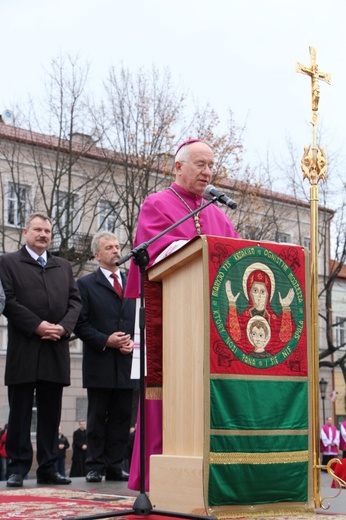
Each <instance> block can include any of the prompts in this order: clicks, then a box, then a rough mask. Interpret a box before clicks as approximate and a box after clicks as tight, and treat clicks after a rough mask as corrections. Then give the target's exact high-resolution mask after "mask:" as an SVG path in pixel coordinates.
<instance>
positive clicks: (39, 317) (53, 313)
mask: <svg viewBox="0 0 346 520" xmlns="http://www.w3.org/2000/svg"><path fill="white" fill-rule="evenodd" d="M0 276H1V281H2V284H3V287H4V291H5V294H6V304H5V309H4V315H5V316H6V317H7V319H8V346H7V356H6V369H5V384H6V385H14V384H19V383H32V382H36V381H38V380H41V381H50V382H54V383H59V384H62V385H65V386H67V385H69V384H70V352H69V342H68V337H63V338H61V339H60V340H59V341H50V340H43V339H41V337H40V336H38V335H37V334H35V332H34V331H35V329H36V328H37V327H38V325H39V324H40V323H41V322H42V321H43V320H46V321H48V322H50V323H54V324H59V325H62V326H63V327H64V329H65V330H66V331H67V333H68V334H71V333H72V331H73V329H74V326H75V323H76V321H77V318H78V316H79V313H80V310H81V299H80V295H79V291H78V287H77V284H76V282H75V280H74V278H73V273H72V269H71V266H70V264H69V262H68V261H67V260H65V259H63V258H59V257H55V256H52V255H51V254H50V253H49V252H47V264H46V265H45V267H41V265H40V264H39V263H38V262H36V261H35V260H34V259H33V258H32V257H31V256H30V255H29V253H28V252H27V250H26V248H25V246H23V247H22V248H21V249H20V250H19V251H16V252H15V253H7V254H4V255H2V256H1V257H0Z"/></svg>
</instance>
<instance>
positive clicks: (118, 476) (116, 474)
mask: <svg viewBox="0 0 346 520" xmlns="http://www.w3.org/2000/svg"><path fill="white" fill-rule="evenodd" d="M106 480H122V481H125V480H129V474H128V473H127V472H126V471H124V470H119V471H106Z"/></svg>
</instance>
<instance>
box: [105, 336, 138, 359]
mask: <svg viewBox="0 0 346 520" xmlns="http://www.w3.org/2000/svg"><path fill="white" fill-rule="evenodd" d="M106 346H107V347H110V348H117V349H119V351H120V352H121V353H122V354H131V352H132V351H133V341H132V339H131V336H130V334H125V332H113V334H111V335H110V336H109V338H108V340H107V343H106Z"/></svg>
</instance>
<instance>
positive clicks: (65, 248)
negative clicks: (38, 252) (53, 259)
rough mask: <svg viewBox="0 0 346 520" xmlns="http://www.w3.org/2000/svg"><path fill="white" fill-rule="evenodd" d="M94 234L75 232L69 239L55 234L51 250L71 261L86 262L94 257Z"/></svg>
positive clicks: (54, 253)
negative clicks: (92, 247) (92, 246)
mask: <svg viewBox="0 0 346 520" xmlns="http://www.w3.org/2000/svg"><path fill="white" fill-rule="evenodd" d="M91 240H92V236H91V235H88V234H86V233H74V235H72V236H71V237H69V238H68V239H66V238H64V237H61V236H58V235H56V236H54V237H53V239H52V243H51V246H50V248H49V251H50V252H51V253H52V254H53V255H55V256H60V257H62V258H66V260H69V261H70V262H86V261H87V260H91V258H93V254H92V252H91Z"/></svg>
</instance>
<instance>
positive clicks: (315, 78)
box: [296, 47, 331, 126]
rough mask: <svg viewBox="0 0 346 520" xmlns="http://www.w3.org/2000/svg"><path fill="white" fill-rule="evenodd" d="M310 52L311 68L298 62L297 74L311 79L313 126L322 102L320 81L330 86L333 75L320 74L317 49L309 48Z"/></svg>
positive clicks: (315, 123) (316, 120)
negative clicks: (319, 103) (320, 101)
mask: <svg viewBox="0 0 346 520" xmlns="http://www.w3.org/2000/svg"><path fill="white" fill-rule="evenodd" d="M309 51H310V67H306V66H305V65H302V64H301V63H299V62H297V64H296V72H301V73H302V74H307V75H308V76H310V77H311V108H312V115H311V120H310V123H311V124H312V125H313V126H316V125H317V122H318V117H317V112H318V102H319V100H320V84H319V80H322V81H326V82H327V83H328V84H329V85H330V83H331V75H330V74H329V73H328V72H319V70H318V65H317V63H316V49H315V47H309Z"/></svg>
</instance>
